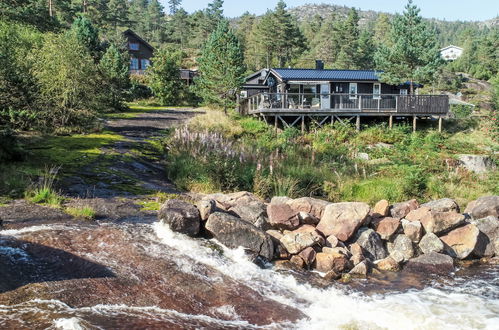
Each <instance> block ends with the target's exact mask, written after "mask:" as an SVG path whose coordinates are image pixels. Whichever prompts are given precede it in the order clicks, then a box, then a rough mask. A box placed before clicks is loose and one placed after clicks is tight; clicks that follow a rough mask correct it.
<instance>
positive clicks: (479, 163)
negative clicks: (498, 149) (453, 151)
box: [458, 155, 496, 174]
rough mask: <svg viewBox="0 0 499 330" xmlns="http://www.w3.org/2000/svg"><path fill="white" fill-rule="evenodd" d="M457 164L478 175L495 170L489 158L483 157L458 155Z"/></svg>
mask: <svg viewBox="0 0 499 330" xmlns="http://www.w3.org/2000/svg"><path fill="white" fill-rule="evenodd" d="M458 160H459V163H460V165H461V166H462V167H464V168H466V169H467V170H469V171H471V172H475V173H478V174H481V173H486V172H488V171H490V170H493V169H495V168H496V165H495V163H494V161H493V160H492V158H491V157H489V156H483V155H459V156H458Z"/></svg>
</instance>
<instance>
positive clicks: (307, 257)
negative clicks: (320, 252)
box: [298, 247, 317, 266]
mask: <svg viewBox="0 0 499 330" xmlns="http://www.w3.org/2000/svg"><path fill="white" fill-rule="evenodd" d="M298 255H299V256H300V257H301V258H302V259H303V261H305V264H306V265H307V266H311V265H312V264H313V263H314V261H315V257H316V255H317V252H316V251H315V250H314V249H313V248H311V247H308V248H305V249H303V251H301V252H300V253H299V254H298Z"/></svg>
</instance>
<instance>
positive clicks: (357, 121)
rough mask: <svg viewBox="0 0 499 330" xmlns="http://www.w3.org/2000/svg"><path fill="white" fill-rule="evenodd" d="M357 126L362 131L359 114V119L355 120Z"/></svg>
mask: <svg viewBox="0 0 499 330" xmlns="http://www.w3.org/2000/svg"><path fill="white" fill-rule="evenodd" d="M355 127H356V128H357V131H360V116H357V120H356V121H355Z"/></svg>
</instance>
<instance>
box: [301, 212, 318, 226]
mask: <svg viewBox="0 0 499 330" xmlns="http://www.w3.org/2000/svg"><path fill="white" fill-rule="evenodd" d="M298 219H299V220H300V223H301V224H303V225H316V224H318V223H319V221H320V220H319V219H318V218H316V217H314V216H313V215H312V214H310V213H307V212H303V211H301V212H298Z"/></svg>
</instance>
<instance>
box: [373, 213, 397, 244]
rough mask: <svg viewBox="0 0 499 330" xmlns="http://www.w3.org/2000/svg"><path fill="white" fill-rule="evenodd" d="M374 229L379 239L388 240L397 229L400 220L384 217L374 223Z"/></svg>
mask: <svg viewBox="0 0 499 330" xmlns="http://www.w3.org/2000/svg"><path fill="white" fill-rule="evenodd" d="M375 227H376V232H377V233H378V234H379V236H380V237H381V239H384V240H389V239H390V238H391V237H392V236H393V235H394V234H395V233H396V232H397V230H398V229H399V227H400V219H395V218H390V217H385V218H382V219H381V220H379V221H376V225H375Z"/></svg>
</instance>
